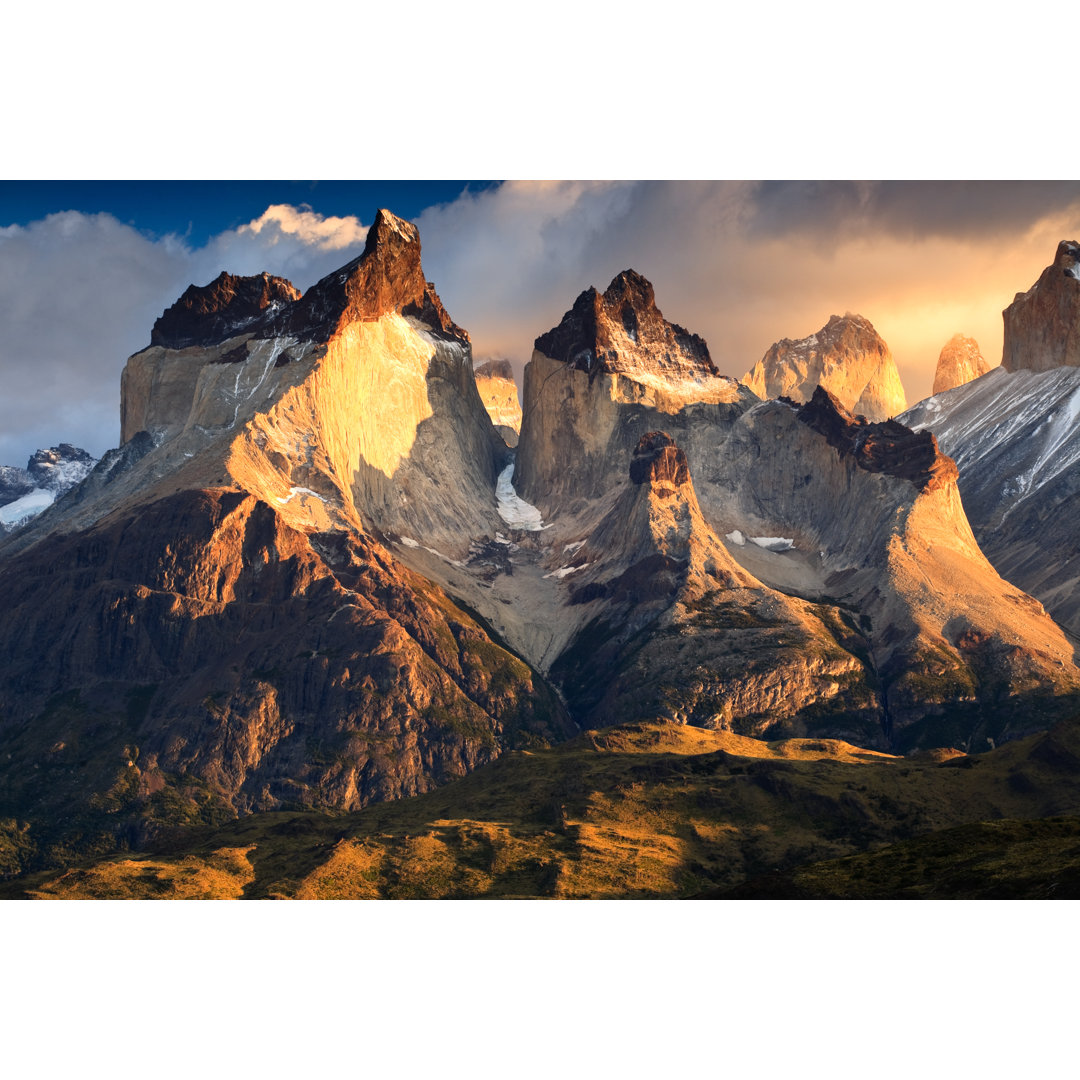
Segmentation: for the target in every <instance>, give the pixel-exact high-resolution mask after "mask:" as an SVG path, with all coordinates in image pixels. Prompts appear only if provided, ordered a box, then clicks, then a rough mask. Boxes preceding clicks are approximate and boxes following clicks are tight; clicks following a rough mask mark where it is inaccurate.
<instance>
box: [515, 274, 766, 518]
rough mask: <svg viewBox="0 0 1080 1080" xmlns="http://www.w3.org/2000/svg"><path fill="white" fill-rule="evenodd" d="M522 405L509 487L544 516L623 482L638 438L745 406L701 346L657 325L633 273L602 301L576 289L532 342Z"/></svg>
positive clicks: (647, 294) (645, 286)
mask: <svg viewBox="0 0 1080 1080" xmlns="http://www.w3.org/2000/svg"><path fill="white" fill-rule="evenodd" d="M523 397H524V419H523V421H522V427H521V440H520V443H519V445H518V455H517V462H518V464H517V470H516V473H515V483H516V484H517V487H518V491H519V492H520V493H521V494H522V495H523V496H524V497H525V498H526V499H528V500H529V501H530V502H532V503H536V504H537V505H541V504H542V505H543V506H545V507H548V508H550V509H551V510H554V509H555V507H556V506H561V507H562V508H564V509H569V508H571V507H578V508H580V506H581V505H582V504H583V503H584V502H587V501H588V500H591V499H596V498H599V497H602V496H603V495H604V494H605V493H607V492H609V491H610V490H611V489H612V488H614V487H617V486H619V485H620V484H622V483H623V482H625V479H626V467H625V462H626V460H627V459H628V457H629V456H630V455H631V454H632V453H633V451H634V448H635V446H636V444H637V440H638V438H639V437H640V436H641V435H642V434H643V433H644V432H645V431H647V430H650V429H660V428H663V427H665V426H666V421H665V418H666V417H672V416H675V415H678V414H680V412H681V411H682V410H684V408H686V407H687V406H700V407H701V413H700V417H699V420H700V424H701V425H702V426H703V427H709V426H710V425H712V424H714V423H721V424H722V423H723V422H724V418H725V417H727V418H730V416H732V415H735V414H736V413H737V412H738V411H739V410H741V409H742V408H745V407H747V406H748V405H749V404H751V403H752V402H753V400H754V397H753V395H752V394H750V393H748V392H747V391H746V390H745V388H743V387H740V386H739V384H738V383H737V382H736V381H735V380H734V379H732V378H729V377H728V376H725V375H718V374H717V373H716V369H715V367H714V366H713V363H712V360H711V359H710V357H709V348H708V345H707V344H706V343H705V341H704V340H703V339H702V338H700V337H699V336H698V335H697V334H692V333H690V332H689V331H688V330H686V329H684V328H683V327H681V326H678V325H677V324H675V323H671V322H668V321H667V320H666V319H665V318H664V317H663V315H662V313H661V312H660V309H659V308H658V307H657V306H656V300H655V296H654V293H653V287H652V285H651V284H649V282H648V281H646V280H645V278H643V277H642V276H641V275H640V274H638V273H637V272H636V271H633V270H627V271H625V272H623V273H622V274H619V275H618V276H617V277H616V278H615V279H614V280H613V281H612V282H611V284H610V285H609V286H608V288H607V290H606V291H605V292H603V293H598V292H597V291H596V289H594V288H590V289H586V290H585V291H584V292H583V293H581V295H580V296H579V297H578V298H577V300H576V301H575V302H574V305H573V307H572V308H571V309H570V310H569V311H567V312H566V314H565V315H564V316H563V318H562V320H561V321H560V323H559V325H558V326H556V327H554V328H553V329H552V330H549V331H548V332H547V333H545V334H541V335H540V336H539V337H538V338H537V339H536V343H535V348H534V350H533V355H532V359H531V360H530V362H529V364H528V365H527V366H526V368H525V379H524V395H523ZM630 415H632V416H633V420H632V421H628V419H627V417H628V416H630ZM646 425H647V426H646ZM677 437H678V438H679V441H680V444H681V445H683V446H684V447H685V444H686V436H685V435H684V434H680V435H678V436H677ZM688 452H689V451H688Z"/></svg>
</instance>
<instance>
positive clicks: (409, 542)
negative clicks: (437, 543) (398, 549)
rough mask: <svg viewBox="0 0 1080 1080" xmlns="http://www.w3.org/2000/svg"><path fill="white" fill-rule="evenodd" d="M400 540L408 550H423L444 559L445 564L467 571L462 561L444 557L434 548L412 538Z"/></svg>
mask: <svg viewBox="0 0 1080 1080" xmlns="http://www.w3.org/2000/svg"><path fill="white" fill-rule="evenodd" d="M400 539H401V542H402V543H403V544H404V545H405V546H406V547H407V548H413V549H414V550H416V549H422V550H424V551H426V552H427V553H428V554H429V555H434V556H435V558H437V559H442V561H443V562H444V563H449V564H450V565H451V566H456V567H457V568H458V569H459V570H465V569H467V567H466V566H465V563H463V562H462V561H461V560H460V559H451V558H450V556H449V555H444V554H443V553H442V552H441V551H436V550H435V549H434V548H433V547H427V546H426V545H424V544H421V543H418V542H417V541H416V540H414V539H413V538H412V537H411V536H402V537H401V538H400Z"/></svg>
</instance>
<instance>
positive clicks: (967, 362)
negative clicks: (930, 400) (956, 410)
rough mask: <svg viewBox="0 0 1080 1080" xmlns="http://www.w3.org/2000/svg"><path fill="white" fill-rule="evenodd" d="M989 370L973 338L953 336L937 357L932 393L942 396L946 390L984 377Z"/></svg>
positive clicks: (959, 335)
mask: <svg viewBox="0 0 1080 1080" xmlns="http://www.w3.org/2000/svg"><path fill="white" fill-rule="evenodd" d="M989 370H990V365H989V364H988V363H987V362H986V361H985V360H984V359H983V356H982V353H981V352H980V351H979V343H978V342H977V341H976V340H975V339H974V338H969V337H964V335H963V334H954V335H953V336H952V337H951V338H949V340H948V341H947V342H946V343H945V345H944V347H943V348H942V350H941V353H940V355H939V356H938V362H937V368H936V369H935V371H934V391H933V392H934V393H935V394H943V393H945V391H946V390H954V389H955V388H956V387H958V386H963V385H964V383H969V382H971V381H972V380H973V379H977V378H979V377H980V376H981V375H985V374H986V373H987V372H988V371H989Z"/></svg>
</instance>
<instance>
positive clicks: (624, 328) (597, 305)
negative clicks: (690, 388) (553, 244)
mask: <svg viewBox="0 0 1080 1080" xmlns="http://www.w3.org/2000/svg"><path fill="white" fill-rule="evenodd" d="M535 346H536V349H537V350H538V351H539V352H541V353H543V354H544V356H547V357H550V358H551V359H552V360H560V361H562V362H563V363H566V364H570V365H572V366H573V367H575V368H578V369H580V370H582V371H587V372H589V374H590V375H595V374H596V373H597V372H598V371H607V372H612V373H618V372H621V371H624V370H626V360H627V357H626V356H625V355H623V354H624V353H627V352H632V353H633V354H634V359H635V360H636V361H637V362H638V363H640V362H641V359H642V357H643V356H645V357H647V360H648V363H649V364H650V365H651V366H653V367H655V368H656V370H657V371H664V370H668V371H673V370H678V371H679V372H680V373H681V374H692V373H700V374H709V375H716V374H717V370H716V367H715V365H714V364H713V362H712V359H711V358H710V356H709V347H708V345H706V344H705V340H704V339H703V338H701V337H699V336H698V335H697V334H691V333H690V332H689V331H688V330H686V329H684V328H683V327H681V326H679V325H678V324H677V323H672V322H668V321H667V319H665V318H664V316H663V314H662V313H661V311H660V309H659V308H658V307H657V306H656V298H655V294H654V292H653V287H652V284H651V283H650V282H649V281H648V280H647V279H646V278H644V277H642V276H641V274H639V273H638V272H637V271H636V270H624V271H623V272H622V273H621V274H618V275H616V277H615V278H614V279H613V280H612V282H611V284H610V285H609V286H608V287H607V289H606V291H605V292H604V293H603V294H601V293H598V292H597V291H596V289H594V288H592V287H590V288H588V289H586V290H585V291H584V292H583V293H582V294H581V295H580V296H579V297H578V298H577V299H576V300H575V301H574V306H573V307H572V308H571V309H570V310H569V311H568V312H567V313H566V314H565V315H564V316H563V317H562V321H561V322H560V323H559V325H558V326H556V327H555V328H554V329H552V330H549V331H548V332H547V333H546V334H541V335H540V336H539V337H538V338H537V339H536V342H535Z"/></svg>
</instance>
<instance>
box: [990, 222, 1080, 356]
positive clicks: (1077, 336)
mask: <svg viewBox="0 0 1080 1080" xmlns="http://www.w3.org/2000/svg"><path fill="white" fill-rule="evenodd" d="M1002 316H1003V318H1004V320H1005V341H1004V347H1003V350H1002V355H1001V366H1002V367H1003V368H1004V369H1005V370H1006V371H1049V370H1050V369H1051V368H1054V367H1061V366H1065V365H1067V366H1069V367H1080V244H1077V243H1076V241H1075V240H1062V241H1061V243H1060V244H1058V248H1057V253H1056V255H1055V256H1054V261H1053V262H1052V263H1051V264H1050V265H1049V266H1048V267H1047V268H1046V269H1045V270H1044V271H1043V272H1042V274H1040V275H1039V280H1038V281H1036V282H1035V284H1034V285H1032V286H1031V288H1030V289H1028V291H1027V292H1026V293H1017V294H1016V299H1015V300H1013V302H1012V303H1011V304H1010V305H1009V306H1008V307H1007V308H1006V309H1005V310H1004V312H1002Z"/></svg>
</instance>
